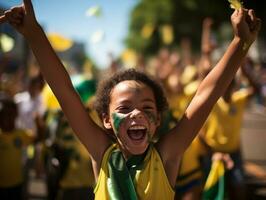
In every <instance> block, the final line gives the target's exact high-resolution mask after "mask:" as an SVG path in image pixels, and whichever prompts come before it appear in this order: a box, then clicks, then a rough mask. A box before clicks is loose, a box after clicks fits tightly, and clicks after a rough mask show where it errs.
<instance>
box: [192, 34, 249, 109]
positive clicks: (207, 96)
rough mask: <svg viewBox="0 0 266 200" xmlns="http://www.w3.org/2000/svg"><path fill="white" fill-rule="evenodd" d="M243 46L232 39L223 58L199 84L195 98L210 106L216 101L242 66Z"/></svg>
mask: <svg viewBox="0 0 266 200" xmlns="http://www.w3.org/2000/svg"><path fill="white" fill-rule="evenodd" d="M245 46H246V44H245V42H244V41H241V40H240V39H239V38H237V37H235V38H234V39H233V41H232V42H231V44H230V45H229V47H228V49H227V51H226V52H225V54H224V56H223V57H222V58H221V60H220V61H219V62H218V63H217V65H216V66H215V67H214V69H213V70H212V71H211V72H210V73H209V74H208V75H207V76H206V78H205V79H204V80H203V81H202V83H201V84H200V86H199V88H198V91H197V93H196V96H199V97H200V98H201V99H204V100H203V101H204V102H205V103H207V104H211V105H213V104H214V103H215V102H216V101H217V99H218V98H219V97H220V96H221V95H222V94H223V93H224V92H225V90H226V88H227V87H228V85H229V84H230V82H231V81H232V79H233V77H234V76H235V73H236V72H237V70H238V68H239V67H240V65H241V64H242V62H243V60H244V58H245V56H246V53H247V51H248V49H245V48H244V47H245Z"/></svg>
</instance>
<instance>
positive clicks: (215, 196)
mask: <svg viewBox="0 0 266 200" xmlns="http://www.w3.org/2000/svg"><path fill="white" fill-rule="evenodd" d="M224 179H225V178H224V176H221V177H220V178H219V180H218V182H217V183H216V184H215V185H213V186H212V187H211V188H209V189H208V190H204V191H203V196H202V199H203V200H224V198H225V180H224Z"/></svg>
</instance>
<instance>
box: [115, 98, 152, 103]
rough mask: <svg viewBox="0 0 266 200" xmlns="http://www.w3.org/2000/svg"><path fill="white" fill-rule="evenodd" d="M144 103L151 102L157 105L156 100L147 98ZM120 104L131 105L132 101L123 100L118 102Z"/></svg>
mask: <svg viewBox="0 0 266 200" xmlns="http://www.w3.org/2000/svg"><path fill="white" fill-rule="evenodd" d="M142 102H151V103H155V100H153V99H151V98H145V99H143V100H142ZM118 103H119V104H120V103H131V101H129V100H127V99H124V100H123V99H122V100H121V101H119V102H118Z"/></svg>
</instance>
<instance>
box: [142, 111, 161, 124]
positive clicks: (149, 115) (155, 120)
mask: <svg viewBox="0 0 266 200" xmlns="http://www.w3.org/2000/svg"><path fill="white" fill-rule="evenodd" d="M145 114H146V116H147V118H148V120H149V122H150V123H151V124H154V125H156V124H157V123H158V118H157V116H156V115H155V114H154V113H153V112H149V111H145Z"/></svg>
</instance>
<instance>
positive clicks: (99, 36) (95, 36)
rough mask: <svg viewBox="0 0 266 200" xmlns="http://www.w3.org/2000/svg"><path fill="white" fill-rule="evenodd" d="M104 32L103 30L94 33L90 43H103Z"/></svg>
mask: <svg viewBox="0 0 266 200" xmlns="http://www.w3.org/2000/svg"><path fill="white" fill-rule="evenodd" d="M104 37H105V32H104V31H103V30H98V31H95V32H94V33H93V34H92V36H91V43H93V44H96V43H99V42H101V41H103V39H104Z"/></svg>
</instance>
